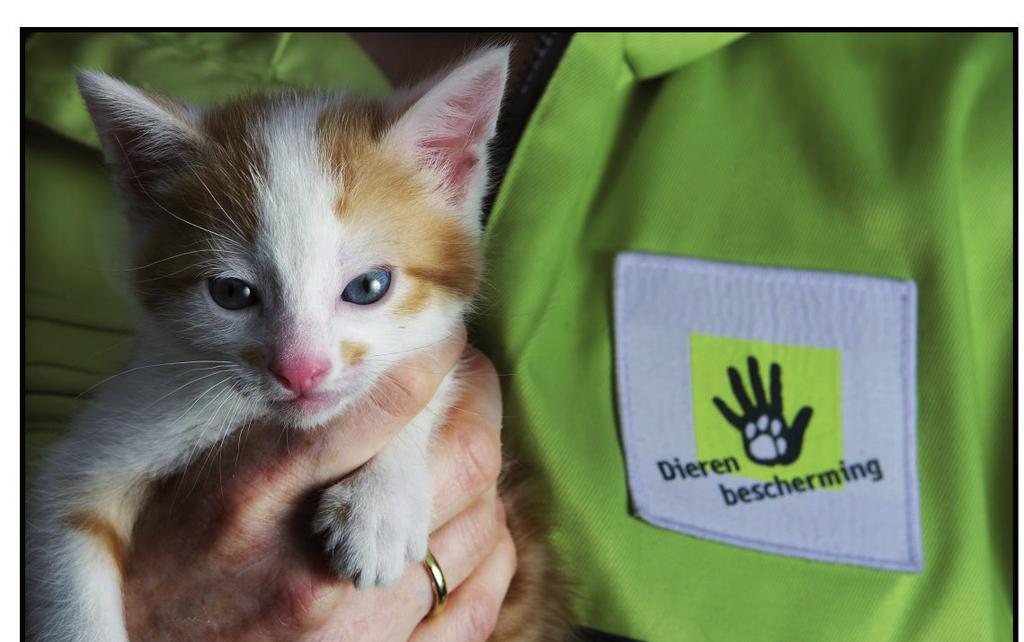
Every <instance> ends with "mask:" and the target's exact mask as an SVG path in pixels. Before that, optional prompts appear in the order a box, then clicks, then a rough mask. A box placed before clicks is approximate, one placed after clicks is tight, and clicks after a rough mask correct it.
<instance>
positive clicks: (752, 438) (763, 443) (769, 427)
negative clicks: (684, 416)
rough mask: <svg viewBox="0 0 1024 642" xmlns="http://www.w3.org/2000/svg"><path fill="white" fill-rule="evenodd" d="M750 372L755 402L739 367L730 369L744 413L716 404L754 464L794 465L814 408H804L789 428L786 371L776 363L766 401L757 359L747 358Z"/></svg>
mask: <svg viewBox="0 0 1024 642" xmlns="http://www.w3.org/2000/svg"><path fill="white" fill-rule="evenodd" d="M747 369H748V370H749V371H750V388H751V390H752V391H753V393H754V402H753V403H751V401H750V397H749V396H747V391H746V390H745V389H744V387H743V380H742V379H741V378H740V373H739V371H738V370H736V368H729V370H728V373H729V383H730V384H732V392H733V394H734V395H736V401H737V402H739V404H740V407H741V408H742V410H743V412H742V414H737V413H735V412H733V411H732V409H731V408H729V406H727V405H725V402H724V401H722V400H721V399H719V398H718V397H715V398H714V399H713V401H714V402H715V406H716V407H717V408H718V411H719V412H721V413H722V416H723V417H725V420H726V421H728V422H729V423H731V424H732V425H733V426H735V427H736V428H737V429H738V430H739V431H740V434H741V435H742V437H743V448H744V449H745V450H746V451H747V457H748V458H750V460H751V461H753V462H755V463H758V464H762V465H764V466H774V465H776V464H783V465H786V464H792V463H793V462H794V461H796V460H797V458H798V457H800V450H801V448H803V444H804V432H805V431H806V430H807V424H808V423H809V422H810V421H811V413H813V412H814V411H813V409H812V408H811V407H810V406H804V407H803V408H801V409H800V411H799V412H797V413H796V417H794V418H793V423H792V424H790V425H789V426H787V425H786V420H785V418H784V417H783V416H782V368H780V367H779V364H777V363H773V364H772V367H771V371H770V373H769V380H768V387H769V395H770V399H765V396H764V385H763V384H762V383H761V372H760V368H759V366H758V363H757V359H755V358H754V357H747Z"/></svg>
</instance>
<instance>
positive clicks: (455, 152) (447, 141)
mask: <svg viewBox="0 0 1024 642" xmlns="http://www.w3.org/2000/svg"><path fill="white" fill-rule="evenodd" d="M507 67H508V54H507V51H505V50H496V51H493V52H489V53H488V54H485V55H484V56H482V57H480V58H478V59H476V60H474V61H471V62H469V63H466V64H465V65H463V66H462V67H459V68H458V69H456V70H455V71H454V72H452V73H451V74H450V75H449V76H448V77H447V78H445V79H444V80H442V81H441V82H440V83H439V84H438V85H437V86H436V87H434V88H433V89H432V90H430V91H429V92H428V93H427V94H426V95H425V96H423V98H421V99H420V100H419V101H417V102H416V104H415V105H413V106H412V107H411V108H410V109H409V111H408V112H407V113H406V115H405V116H403V117H402V119H401V121H400V122H399V124H398V125H397V126H396V129H397V130H398V132H399V136H400V137H401V138H402V139H405V140H406V141H408V140H409V139H411V142H412V145H413V146H414V148H415V154H416V157H417V160H418V161H419V162H420V164H421V165H423V166H426V167H429V168H430V169H432V170H434V171H435V172H436V173H437V174H438V176H439V178H440V179H441V188H442V190H443V191H444V194H445V197H446V198H447V199H448V201H449V203H450V204H451V205H453V206H456V207H461V206H463V205H465V204H466V198H467V196H468V195H469V193H470V192H471V191H473V190H474V189H475V188H478V187H482V183H483V178H484V170H485V160H486V152H487V143H488V142H489V141H490V139H491V138H492V137H493V136H494V132H495V128H496V125H497V120H498V112H499V111H500V109H501V98H502V94H503V92H504V90H505V76H506V72H507Z"/></svg>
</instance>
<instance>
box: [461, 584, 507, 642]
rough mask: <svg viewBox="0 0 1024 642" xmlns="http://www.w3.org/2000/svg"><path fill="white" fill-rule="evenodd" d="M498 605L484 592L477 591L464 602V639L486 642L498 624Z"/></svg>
mask: <svg viewBox="0 0 1024 642" xmlns="http://www.w3.org/2000/svg"><path fill="white" fill-rule="evenodd" d="M499 608H500V607H499V604H498V601H497V600H496V599H494V597H493V596H492V595H490V594H489V593H487V592H485V591H479V592H477V593H475V594H474V595H473V596H472V597H468V599H467V602H466V616H465V619H464V620H463V627H464V631H463V632H464V633H465V636H464V639H466V640H481V641H482V640H487V639H488V638H490V637H491V634H492V633H494V627H495V626H497V624H498V610H499Z"/></svg>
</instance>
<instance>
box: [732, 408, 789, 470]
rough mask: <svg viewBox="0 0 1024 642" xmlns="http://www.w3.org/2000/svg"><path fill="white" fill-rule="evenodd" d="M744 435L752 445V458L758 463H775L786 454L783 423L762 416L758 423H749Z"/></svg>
mask: <svg viewBox="0 0 1024 642" xmlns="http://www.w3.org/2000/svg"><path fill="white" fill-rule="evenodd" d="M743 433H744V435H745V436H746V438H747V441H748V442H749V444H750V456H751V457H752V458H754V459H756V460H758V461H775V460H777V459H779V458H780V457H782V456H783V455H785V454H786V448H787V447H788V445H789V444H787V443H786V438H785V437H783V436H782V422H781V421H779V420H778V419H769V418H768V415H761V416H760V417H758V418H757V422H756V423H755V422H753V421H750V422H747V425H746V426H744V428H743Z"/></svg>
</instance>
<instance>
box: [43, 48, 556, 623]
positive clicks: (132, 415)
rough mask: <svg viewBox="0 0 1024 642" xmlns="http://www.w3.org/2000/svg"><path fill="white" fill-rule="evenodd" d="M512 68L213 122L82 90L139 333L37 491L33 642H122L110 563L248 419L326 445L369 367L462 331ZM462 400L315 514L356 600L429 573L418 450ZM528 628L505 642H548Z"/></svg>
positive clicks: (440, 403)
mask: <svg viewBox="0 0 1024 642" xmlns="http://www.w3.org/2000/svg"><path fill="white" fill-rule="evenodd" d="M507 68H508V50H507V49H505V48H493V49H487V50H485V51H483V52H481V53H479V54H477V55H475V56H473V57H471V58H470V59H469V60H468V61H466V62H465V63H463V64H462V65H460V66H458V67H457V68H455V69H454V70H453V71H451V72H450V73H448V74H446V75H443V76H441V77H439V79H435V80H433V81H431V82H429V83H424V84H423V85H421V86H419V87H415V88H412V89H409V90H405V91H401V92H398V93H397V94H395V95H394V96H393V97H392V98H390V99H388V100H386V101H369V100H364V99H358V98H354V97H349V96H346V95H345V94H341V93H324V92H319V93H318V92H289V93H284V94H282V95H278V96H273V97H269V98H262V97H260V98H255V97H254V98H245V99H241V100H237V101H234V102H230V103H227V104H225V105H222V106H217V107H212V108H200V107H195V106H191V105H185V104H181V103H178V102H175V101H172V100H169V99H167V98H164V97H162V96H157V95H155V94H152V93H149V92H146V91H142V90H140V89H137V88H135V87H132V86H130V85H127V84H125V83H123V82H121V81H119V80H116V79H114V78H111V77H109V76H106V75H103V74H100V73H92V72H83V73H82V74H80V76H79V86H80V89H81V92H82V96H83V97H84V98H85V101H86V104H87V106H88V108H89V112H90V114H91V115H92V118H93V120H94V122H95V124H96V128H97V131H98V132H99V135H100V138H101V140H102V142H103V149H104V152H105V156H106V158H107V160H108V162H109V163H110V164H111V166H112V167H113V170H114V176H115V179H116V182H117V186H118V188H119V192H120V194H121V197H122V199H123V201H124V204H125V209H126V212H127V215H128V217H129V219H130V221H131V229H132V241H133V261H134V265H135V269H134V272H133V273H134V275H135V283H134V287H135V291H136V293H137V295H138V301H139V303H140V304H141V305H140V309H141V310H142V315H141V318H140V319H139V322H138V333H137V337H138V338H137V347H136V349H135V352H134V357H133V359H132V361H131V362H130V363H129V364H128V368H129V371H130V373H131V374H130V376H122V377H117V378H114V379H112V380H111V381H110V382H109V383H108V384H106V385H105V386H104V387H103V388H102V392H101V393H100V394H99V395H98V397H97V398H96V400H95V401H94V402H93V403H92V404H91V405H90V406H89V408H88V409H87V410H86V412H85V413H84V414H83V415H82V416H80V417H79V418H78V419H77V420H76V421H75V422H74V424H73V426H72V428H71V430H70V433H69V435H68V436H67V438H66V439H64V440H63V441H62V442H60V443H59V444H57V445H56V446H55V447H54V448H52V449H51V451H50V452H49V453H48V455H47V457H46V459H45V462H44V464H43V466H42V468H41V473H40V475H39V478H38V480H37V481H38V484H37V486H38V492H37V493H36V494H35V496H34V497H33V499H32V512H31V515H30V518H29V528H30V532H29V535H28V537H27V543H28V545H29V565H28V569H27V579H28V584H29V588H30V593H29V595H28V599H29V601H28V604H29V618H30V623H31V624H32V626H33V629H34V635H35V637H36V638H37V639H40V640H90V641H92V640H95V641H103V642H115V641H117V640H126V639H127V634H126V631H125V622H124V614H123V608H122V601H121V600H122V598H121V581H122V578H121V566H120V565H121V564H123V562H124V560H123V559H118V557H119V556H123V554H124V551H125V550H126V548H127V546H128V543H129V542H130V538H131V535H132V527H133V524H134V522H135V519H136V517H137V515H138V513H139V511H140V508H141V507H142V505H143V504H144V502H145V501H146V499H147V494H148V492H149V489H150V488H152V484H153V482H154V481H155V480H159V479H162V478H166V477H168V476H170V475H172V474H174V473H175V472H177V471H180V470H181V469H183V468H184V467H185V466H186V465H187V464H188V463H189V462H190V461H191V460H192V459H193V458H194V457H196V455H197V453H201V452H203V451H204V450H205V449H207V448H210V447H213V446H214V445H215V444H216V443H217V442H218V441H219V440H221V439H222V438H223V437H224V436H225V435H226V434H228V432H230V431H231V430H234V429H237V428H238V427H239V426H241V425H243V424H245V423H246V422H249V421H252V420H255V419H270V420H273V421H276V422H277V423H279V424H281V425H283V426H291V427H292V429H309V428H312V427H315V426H319V425H322V424H324V423H325V422H326V421H328V420H330V419H331V418H333V417H336V416H337V415H339V414H340V413H341V412H342V411H344V410H345V409H346V408H347V407H349V406H350V405H351V404H353V403H354V402H356V401H358V400H359V399H361V398H362V397H363V396H364V395H366V394H367V393H368V392H369V390H370V388H371V387H372V386H373V385H374V384H375V383H376V382H377V380H378V379H379V378H380V377H381V376H382V375H383V373H384V371H385V370H386V369H387V368H388V367H389V365H390V364H391V363H393V359H378V358H374V357H375V356H379V355H396V354H402V355H408V354H411V353H413V352H415V351H417V350H422V349H425V348H427V347H429V346H432V345H434V344H436V343H438V342H440V341H442V340H444V339H445V338H446V337H448V336H449V335H450V334H451V333H452V332H453V331H454V330H455V329H456V328H457V326H458V324H460V323H462V320H463V314H464V313H465V311H466V309H467V306H468V304H469V303H470V300H471V298H472V297H473V296H474V294H475V292H476V290H477V285H478V283H479V280H480V276H481V269H482V260H481V250H480V235H481V230H480V206H481V199H482V196H483V193H484V190H485V187H486V182H487V147H488V143H489V142H490V139H491V138H492V137H493V135H494V132H495V128H496V121H497V117H498V112H499V109H500V106H501V101H502V94H503V92H504V87H505V81H506V75H507ZM161 364H181V366H164V365H161ZM176 367H177V368H179V371H178V374H181V369H189V375H190V378H188V379H185V383H182V378H181V377H179V376H170V375H169V374H168V373H169V371H174V370H175V368H176ZM169 369H170V370H169ZM457 385H458V381H457V375H452V374H450V375H449V376H448V377H447V378H446V379H445V381H444V383H443V384H442V385H441V387H440V389H439V390H438V392H437V394H436V396H435V397H434V399H433V400H432V401H431V403H430V404H429V406H428V407H427V409H426V410H424V411H423V412H422V413H421V414H420V415H419V416H417V417H416V418H415V419H414V420H413V422H412V423H411V424H409V425H408V426H407V427H406V428H405V429H404V430H403V432H402V434H401V435H400V438H395V439H393V440H392V441H391V443H390V444H389V445H388V446H387V447H386V448H385V449H384V450H383V451H381V452H380V453H379V454H378V455H377V456H376V457H375V458H374V459H372V460H371V461H370V462H369V463H368V464H367V465H366V466H364V467H363V468H361V469H360V470H359V471H358V472H356V473H354V474H352V475H350V476H349V477H347V478H345V479H343V480H342V481H340V482H338V483H337V484H336V485H334V486H332V487H331V488H329V489H328V490H327V491H325V493H324V496H323V498H322V500H321V503H320V509H319V511H318V514H317V517H316V520H315V524H313V525H311V534H312V531H313V530H314V529H316V530H319V531H320V532H321V533H322V534H323V535H324V539H325V541H326V542H327V551H326V553H327V556H328V559H329V562H330V564H331V566H332V567H333V568H334V569H335V571H336V572H338V573H339V575H341V576H343V577H348V578H352V579H353V580H354V581H355V582H356V584H357V585H358V586H360V587H365V586H375V585H386V584H388V583H390V582H392V581H394V580H395V579H397V578H398V577H399V575H400V574H401V573H402V572H403V570H404V569H405V567H406V565H407V564H408V563H410V562H416V561H419V560H422V559H423V556H424V553H425V551H426V544H427V536H428V526H429V520H430V511H431V501H430V500H431V478H430V470H429V468H428V462H427V447H428V441H429V439H430V436H431V433H432V432H433V431H434V430H435V429H437V428H438V424H439V420H440V419H441V418H443V417H444V415H445V413H446V411H447V408H448V406H449V404H450V403H451V401H452V395H453V393H454V391H455V388H456V387H457ZM350 506H354V507H357V509H354V510H347V509H346V507H350ZM510 520H511V521H514V520H515V516H514V515H510ZM542 557H543V555H542ZM520 558H521V563H522V561H527V562H528V561H529V558H528V557H527V558H523V551H521V552H520ZM545 559H546V558H545ZM545 563H546V562H545ZM520 574H521V575H524V576H528V575H529V574H528V573H527V574H523V573H522V568H521V573H520ZM538 577H540V576H538ZM537 581H538V582H541V581H543V578H541V579H538V580H537ZM520 593H529V591H520ZM514 594H515V593H514V592H513V594H512V595H514ZM536 615H537V614H536V613H532V614H530V613H527V611H525V610H524V611H523V617H535V616H536ZM523 624H524V623H523V622H519V623H517V624H516V625H515V626H510V627H509V630H510V631H512V630H517V631H520V632H521V633H522V634H523V636H524V637H533V636H537V635H540V633H528V631H529V630H530V627H529V626H526V627H525V628H524V626H523Z"/></svg>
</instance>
